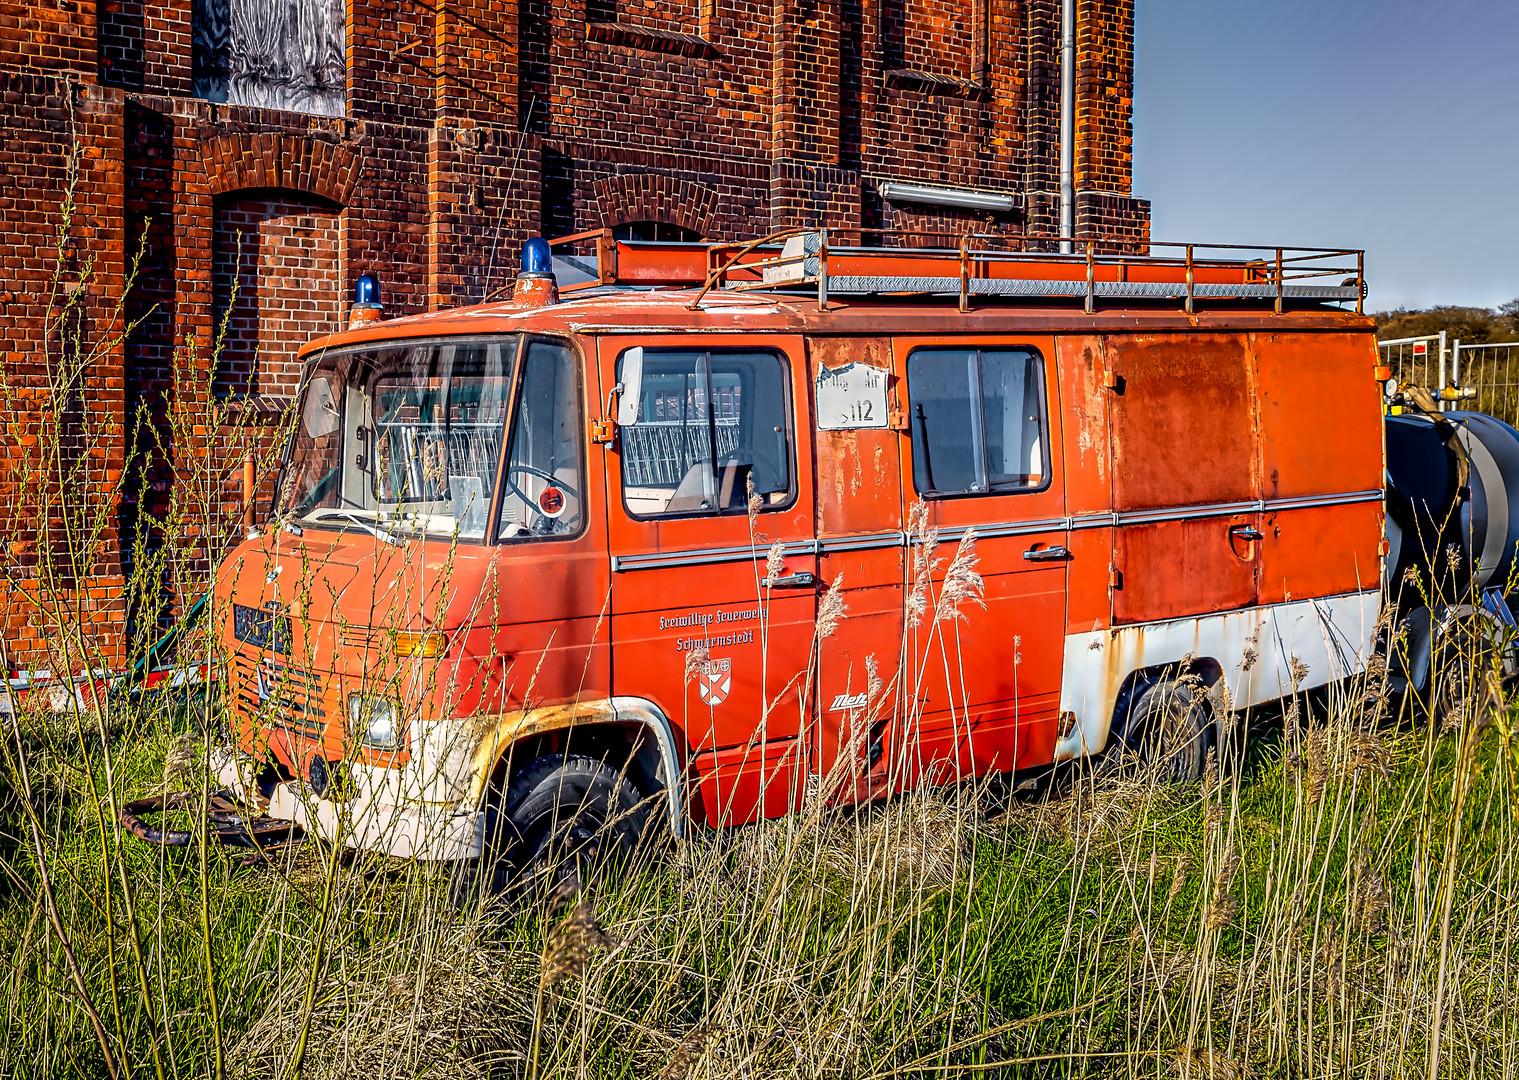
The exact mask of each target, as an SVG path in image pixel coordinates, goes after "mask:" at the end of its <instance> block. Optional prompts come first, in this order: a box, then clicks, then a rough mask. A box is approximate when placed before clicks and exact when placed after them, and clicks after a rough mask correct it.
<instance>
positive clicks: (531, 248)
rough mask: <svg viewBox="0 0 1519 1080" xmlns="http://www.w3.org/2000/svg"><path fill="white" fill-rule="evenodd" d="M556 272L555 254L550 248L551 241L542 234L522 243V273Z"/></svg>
mask: <svg viewBox="0 0 1519 1080" xmlns="http://www.w3.org/2000/svg"><path fill="white" fill-rule="evenodd" d="M553 272H554V255H553V253H552V252H551V251H550V250H549V242H548V241H547V240H545V239H544V238H543V237H541V236H535V237H533V238H532V239H531V240H529V241H528V242H527V243H525V244H523V245H522V273H523V274H552V273H553Z"/></svg>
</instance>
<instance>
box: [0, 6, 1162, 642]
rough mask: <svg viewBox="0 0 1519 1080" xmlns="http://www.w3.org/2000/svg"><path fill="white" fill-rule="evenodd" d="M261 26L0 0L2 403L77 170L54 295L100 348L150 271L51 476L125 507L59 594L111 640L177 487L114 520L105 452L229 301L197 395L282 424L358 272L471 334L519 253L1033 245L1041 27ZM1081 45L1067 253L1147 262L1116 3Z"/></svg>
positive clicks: (452, 20) (423, 10)
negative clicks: (468, 312)
mask: <svg viewBox="0 0 1519 1080" xmlns="http://www.w3.org/2000/svg"><path fill="white" fill-rule="evenodd" d="M263 2H264V0H162V2H159V3H152V2H149V0H0V116H3V122H4V138H3V140H0V267H3V280H0V351H3V354H4V359H5V361H6V365H7V371H8V372H9V374H10V378H12V379H13V380H15V379H21V380H22V382H25V380H26V379H27V378H34V379H38V378H41V377H42V375H43V374H44V373H45V370H46V359H45V353H46V345H47V341H48V335H49V334H50V333H53V331H52V330H50V329H49V328H48V327H47V326H46V325H45V321H46V320H45V319H44V312H45V310H46V301H45V296H44V293H45V287H46V285H47V282H48V279H49V275H50V273H51V272H52V268H53V267H54V265H55V258H56V254H57V252H56V246H57V245H56V239H57V238H56V235H55V228H56V225H55V222H56V216H57V208H58V204H59V200H60V199H61V197H62V196H61V193H62V190H63V187H64V184H65V180H66V176H67V173H68V168H69V157H70V155H69V153H68V151H69V147H70V144H71V139H72V138H74V137H76V136H77V141H78V145H79V147H80V150H81V153H80V155H79V158H78V162H79V170H80V173H79V177H80V182H79V188H78V195H77V203H78V218H77V220H76V223H75V224H76V228H75V230H74V237H73V239H72V241H71V247H70V249H69V250H68V251H66V252H65V263H66V268H67V269H68V273H74V272H75V271H76V270H77V269H78V267H80V266H82V265H83V263H84V261H85V260H86V259H87V258H88V257H90V256H93V257H94V259H95V263H94V277H93V282H92V284H91V286H90V287H89V288H88V289H87V290H86V292H87V293H88V296H87V298H86V299H85V302H84V304H85V308H86V309H87V310H88V311H90V312H91V313H92V315H93V316H95V317H104V313H105V311H106V310H107V309H108V308H109V300H110V297H111V296H112V295H119V290H120V286H121V284H122V282H123V280H124V275H126V274H127V273H128V271H129V267H130V262H131V258H132V255H133V253H134V252H135V251H136V249H137V244H138V242H139V239H140V238H142V237H144V236H145V237H146V246H145V248H144V259H143V262H142V265H141V267H140V269H139V271H138V276H137V278H136V281H135V285H134V288H133V290H132V292H131V295H130V297H129V300H128V313H129V314H130V315H132V316H134V317H138V318H141V320H142V321H141V323H140V325H138V326H137V327H136V328H135V329H134V330H133V332H132V333H131V334H130V335H128V337H127V338H126V340H125V342H124V343H120V344H117V345H113V346H111V347H110V348H108V349H106V350H105V352H104V353H103V354H102V356H101V357H100V358H99V361H98V363H96V364H95V365H94V366H93V367H92V369H91V374H90V378H89V383H90V386H89V395H88V404H89V408H90V409H91V410H93V412H92V415H95V416H96V417H97V418H98V420H99V423H100V424H102V425H104V426H103V427H101V428H100V431H101V432H105V433H106V434H105V435H101V434H99V433H97V434H96V436H94V437H92V438H91V439H89V440H86V441H85V442H83V443H80V444H79V445H77V446H76V447H75V449H74V451H73V452H75V453H77V454H78V455H82V457H81V460H85V461H87V462H89V463H90V467H89V469H87V470H85V471H86V472H87V473H88V475H89V476H90V477H93V478H95V479H92V480H91V481H90V483H97V482H98V485H99V490H100V491H101V492H103V493H105V495H103V496H102V497H109V498H113V499H115V500H116V502H117V503H118V504H119V505H118V506H117V507H116V508H115V510H114V511H113V513H114V515H115V516H114V518H113V519H112V520H111V521H110V522H109V523H108V525H107V526H106V529H107V532H108V533H109V535H108V536H107V537H106V541H107V543H105V545H104V550H106V551H107V552H108V553H107V554H105V555H102V556H101V558H100V559H99V560H98V561H97V563H96V565H94V566H93V567H91V568H89V569H88V571H87V572H86V573H85V575H84V577H85V578H86V579H87V580H75V579H74V578H77V577H78V576H79V575H77V574H76V575H74V578H70V579H69V580H68V582H67V584H68V585H69V587H70V588H77V589H79V590H81V592H80V596H81V597H84V598H86V599H87V601H88V604H89V605H93V606H94V607H95V608H98V609H100V610H101V612H102V613H101V615H100V619H101V627H102V632H103V633H104V634H106V636H107V637H110V636H111V635H112V634H113V633H114V630H112V629H111V628H112V627H114V626H116V625H118V624H119V623H120V622H121V606H120V604H119V603H118V602H117V601H116V600H113V599H112V598H113V597H116V598H118V599H119V593H120V582H121V572H122V557H123V556H122V549H124V548H129V547H130V543H131V540H132V538H133V537H134V536H135V535H137V532H136V530H137V529H138V527H139V523H140V522H141V521H143V520H144V519H145V518H146V517H148V516H151V514H152V513H153V500H154V494H153V493H154V491H158V492H160V493H161V492H162V490H163V489H164V488H165V487H166V486H167V485H168V484H170V483H172V475H171V472H170V471H169V470H170V469H171V468H172V465H173V463H172V461H171V462H167V463H161V467H160V468H158V469H157V471H156V472H155V474H154V477H153V478H152V480H151V482H149V483H147V484H145V485H144V484H138V485H135V486H134V484H133V483H128V485H127V489H126V492H125V494H124V495H111V494H110V492H111V491H112V490H114V489H112V488H111V486H110V485H111V484H112V483H114V481H115V479H116V478H117V477H119V476H120V474H121V470H122V469H123V468H127V467H129V466H130V464H131V463H130V462H129V461H127V458H128V456H129V455H128V451H127V449H126V436H125V434H124V432H126V431H127V430H129V429H130V428H131V426H132V418H133V417H134V416H135V415H137V410H138V408H139V406H146V407H147V408H148V410H149V412H150V414H152V415H155V416H158V415H159V413H157V412H155V410H157V409H159V405H158V403H159V402H160V401H161V399H162V396H163V393H164V392H165V391H166V389H167V388H168V384H169V381H170V379H171V372H172V363H171V361H172V358H173V356H174V355H175V351H176V350H180V355H181V356H183V355H184V350H185V349H186V348H187V346H188V345H189V344H190V343H194V344H195V346H196V349H197V353H198V355H202V356H204V355H205V354H206V353H207V351H208V349H209V345H210V342H211V340H212V337H213V329H214V327H215V326H216V325H218V323H219V320H220V318H221V316H222V315H223V314H224V313H226V307H227V304H228V299H229V297H230V296H231V294H232V289H233V283H234V282H236V286H237V300H236V303H235V305H234V306H233V309H232V311H231V312H230V316H229V318H228V336H227V345H226V351H225V355H224V357H223V363H222V366H221V369H220V370H221V374H220V376H219V378H218V393H220V394H224V395H228V396H231V397H234V398H240V399H246V400H248V401H249V402H250V403H253V404H262V405H263V406H265V407H268V406H274V407H277V406H278V405H279V404H280V402H281V401H282V400H283V399H284V398H285V397H286V396H288V395H289V394H290V392H291V391H292V390H293V389H294V386H295V380H296V374H297V373H296V369H295V366H294V364H293V362H292V359H293V356H294V353H295V350H296V348H297V347H298V345H299V344H300V343H301V342H302V341H304V340H305V339H307V338H309V337H310V336H312V335H314V334H316V333H319V332H322V331H324V330H326V329H327V328H329V327H332V326H334V325H336V323H337V321H338V320H339V319H340V318H341V317H342V314H343V312H344V310H345V298H346V297H347V296H348V295H349V293H350V289H351V283H352V282H353V280H354V279H355V278H356V277H357V276H358V275H359V274H361V273H365V272H372V273H374V274H376V275H377V276H378V278H379V280H380V282H381V284H382V288H383V290H384V300H385V304H386V307H387V310H388V312H389V313H390V314H404V313H410V312H416V311H421V310H424V309H431V308H437V307H441V306H448V305H458V304H466V303H473V302H477V301H479V300H480V299H481V298H482V297H483V296H484V295H485V294H486V293H487V292H488V291H489V290H490V289H492V288H494V287H496V286H499V285H501V284H502V283H504V282H505V281H507V280H509V277H510V275H511V274H512V273H513V272H514V270H515V262H516V257H517V252H518V249H519V247H520V244H521V241H522V240H523V239H524V238H526V237H527V236H529V235H533V234H538V233H543V234H547V235H561V234H566V233H570V232H574V231H579V230H584V229H592V228H601V227H613V228H619V229H623V230H626V231H627V233H628V234H630V235H633V236H635V237H641V238H651V239H652V238H660V239H663V238H675V237H692V236H700V237H705V238H711V239H727V238H735V237H750V236H754V235H757V234H763V233H765V232H766V231H767V230H770V229H774V228H779V227H784V226H788V225H794V224H806V223H813V222H818V221H826V222H827V223H828V224H829V225H830V226H831V227H833V228H835V229H844V230H860V231H863V232H865V233H871V232H879V231H890V230H898V231H901V230H918V231H943V232H949V233H959V232H963V231H965V230H967V229H976V230H978V231H984V230H988V229H994V230H999V231H1009V232H1011V231H1021V232H1027V233H1043V234H1051V233H1053V232H1054V231H1055V229H1056V227H1057V216H1056V215H1057V204H1058V201H1059V187H1060V185H1059V159H1060V133H1059V128H1060V114H1061V102H1060V93H1061V72H1060V59H1061V48H1060V45H1061V41H1060V35H1061V5H1060V0H661V2H660V3H653V2H650V0H571V2H569V3H562V4H551V3H549V2H548V0H498V2H495V3H487V2H485V0H450V2H447V3H438V2H435V0H348V3H347V6H346V8H345V7H344V5H343V3H342V2H341V0H298V3H295V4H285V3H280V4H277V5H274V6H272V7H267V8H261V4H262V3H263ZM1076 16H1077V17H1076V48H1075V62H1074V80H1073V83H1074V92H1073V101H1072V111H1073V115H1074V186H1075V206H1074V224H1075V234H1076V235H1077V236H1078V237H1086V236H1100V237H1103V238H1108V239H1115V240H1121V241H1123V242H1125V243H1128V244H1133V245H1142V244H1143V243H1144V241H1145V239H1146V238H1147V235H1148V220H1149V207H1148V204H1147V203H1145V202H1144V201H1142V200H1137V199H1135V198H1133V197H1132V194H1131V191H1130V144H1131V128H1130V113H1131V80H1132V40H1133V34H1132V31H1133V18H1134V8H1133V0H1077V3H1076ZM71 130H72V131H73V132H74V133H75V135H71ZM892 181H896V182H897V183H898V184H901V183H902V182H908V183H916V184H928V185H943V186H948V187H953V188H957V189H974V190H977V191H982V192H991V193H996V194H999V195H1004V196H1007V197H1008V198H1007V199H1006V200H1004V202H1005V203H1006V205H1008V206H1009V207H1010V208H1009V209H1006V210H1000V211H986V210H973V211H968V210H956V209H954V208H952V207H947V206H944V205H938V204H935V203H933V202H931V201H930V202H910V201H906V200H904V199H900V198H898V199H892V198H888V197H886V196H885V195H884V194H883V184H889V183H890V182H892ZM888 190H889V189H888ZM86 252H88V253H89V254H88V255H87V254H86ZM68 273H66V274H65V277H67V276H68ZM64 287H69V282H68V281H65V282H64ZM113 290H114V293H113ZM39 357H43V358H42V359H39ZM9 407H10V409H11V412H10V414H9V415H8V416H7V418H6V420H7V423H9V424H10V431H11V433H12V435H11V438H10V440H9V441H10V448H9V449H7V450H5V451H4V453H5V454H6V456H7V459H8V460H9V461H10V465H11V467H12V469H13V470H14V468H15V467H16V465H17V460H18V456H19V457H24V455H25V442H24V436H25V433H26V432H27V431H29V430H31V429H30V428H29V424H31V423H32V421H31V420H29V419H28V417H27V415H26V413H25V407H24V404H23V403H22V399H20V398H14V396H13V399H12V401H11V405H10V406H9ZM160 419H161V417H160ZM112 431H114V432H115V433H116V434H115V436H111V435H110V432H112ZM18 433H19V434H18ZM18 439H20V440H21V441H20V442H18V441H16V440H18ZM196 452H197V451H196V449H195V448H194V447H192V446H187V445H176V446H173V447H172V449H171V455H174V456H182V455H188V454H194V453H196ZM91 470H93V471H91ZM25 511H26V507H24V506H15V505H13V506H11V507H9V508H8V512H9V514H10V519H11V520H10V521H9V524H8V525H7V524H6V523H3V522H0V532H3V533H5V534H6V535H7V536H8V537H9V539H7V540H6V541H5V543H6V548H5V551H4V552H0V559H3V560H5V561H7V566H6V568H5V570H6V575H7V577H8V578H9V579H10V580H12V581H13V582H17V583H21V584H22V585H23V587H28V586H25V582H27V581H29V580H31V577H33V576H34V571H35V566H36V563H37V560H38V559H39V558H41V557H44V556H45V552H44V553H41V554H39V552H38V551H37V550H35V545H33V549H32V550H30V551H28V542H27V540H26V535H25V534H26V529H25V528H24V527H23V524H24V522H22V518H23V517H24V514H25ZM18 515H21V516H18ZM113 545H114V551H115V554H114V555H111V554H109V552H110V551H111V550H113ZM3 587H4V586H3V585H0V589H3ZM0 599H3V597H0ZM25 608H26V605H25V604H23V603H20V602H17V601H14V599H12V600H8V601H6V602H5V605H4V611H5V612H6V625H5V627H4V628H3V634H4V637H5V639H6V640H7V641H8V642H9V643H10V646H11V650H12V656H11V660H12V662H13V663H18V662H20V660H21V659H22V658H24V657H25V655H26V654H27V652H28V649H29V648H30V645H29V642H34V641H35V635H36V633H37V632H38V631H37V629H36V627H35V626H32V625H31V623H34V622H35V619H32V618H31V617H30V616H28V615H27V613H26V610H25Z"/></svg>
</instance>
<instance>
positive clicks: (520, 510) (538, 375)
mask: <svg viewBox="0 0 1519 1080" xmlns="http://www.w3.org/2000/svg"><path fill="white" fill-rule="evenodd" d="M580 417H581V411H580V381H579V379H578V378H577V376H576V371H575V356H574V354H573V353H572V352H570V350H569V349H566V348H565V347H564V346H562V345H555V344H552V343H550V342H546V341H534V342H531V343H530V344H529V345H528V347H527V359H526V361H525V362H524V364H523V368H522V389H521V393H520V396H519V398H518V400H517V413H516V419H515V421H514V422H513V425H512V441H511V444H510V446H509V447H508V449H507V455H506V469H505V473H504V475H503V478H502V484H501V488H502V492H501V521H500V525H499V528H498V529H497V534H496V535H497V537H498V538H499V539H501V540H504V541H510V540H530V539H537V538H542V537H546V536H561V537H562V536H569V535H571V534H573V533H577V532H579V531H580V526H581V521H582V519H583V517H584V515H585V504H584V500H583V495H584V492H585V469H584V467H583V464H582V461H581V442H580V440H581V420H580Z"/></svg>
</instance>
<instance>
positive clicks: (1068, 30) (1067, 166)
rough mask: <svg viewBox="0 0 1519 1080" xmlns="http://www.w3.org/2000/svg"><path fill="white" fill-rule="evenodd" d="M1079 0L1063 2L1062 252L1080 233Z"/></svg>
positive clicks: (1069, 252)
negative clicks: (1077, 210) (1077, 188)
mask: <svg viewBox="0 0 1519 1080" xmlns="http://www.w3.org/2000/svg"><path fill="white" fill-rule="evenodd" d="M1075 98H1076V0H1061V2H1060V253H1061V254H1062V255H1069V254H1071V251H1072V246H1071V239H1072V237H1074V236H1075V235H1076V231H1075V228H1074V227H1073V226H1074V218H1075V203H1076V191H1075V161H1076V101H1075Z"/></svg>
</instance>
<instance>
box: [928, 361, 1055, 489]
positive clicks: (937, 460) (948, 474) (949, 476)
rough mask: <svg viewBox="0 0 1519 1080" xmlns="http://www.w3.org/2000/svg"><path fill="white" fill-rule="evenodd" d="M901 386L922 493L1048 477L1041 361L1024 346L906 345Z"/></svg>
mask: <svg viewBox="0 0 1519 1080" xmlns="http://www.w3.org/2000/svg"><path fill="white" fill-rule="evenodd" d="M907 392H908V395H909V399H910V401H911V406H912V464H913V480H914V483H915V485H916V487H917V489H918V491H919V492H921V493H922V494H924V495H966V494H985V493H987V492H995V491H1001V492H1008V491H1034V490H1037V489H1039V488H1041V487H1043V486H1044V484H1045V482H1046V481H1047V480H1048V479H1049V469H1048V468H1047V467H1046V465H1045V462H1046V460H1047V453H1048V451H1047V448H1046V446H1045V404H1044V361H1043V360H1042V359H1041V358H1040V356H1039V354H1038V353H1036V352H1034V351H1033V350H1032V349H1020V348H996V349H974V348H970V349H960V348H955V349H914V350H913V351H912V352H911V353H910V354H909V355H908V357H907Z"/></svg>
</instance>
